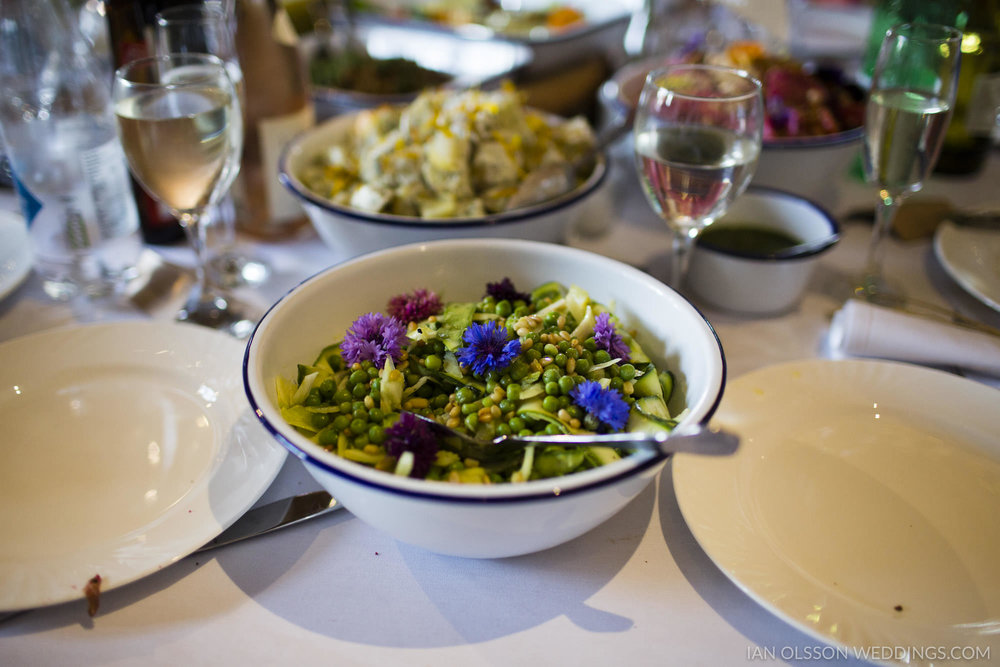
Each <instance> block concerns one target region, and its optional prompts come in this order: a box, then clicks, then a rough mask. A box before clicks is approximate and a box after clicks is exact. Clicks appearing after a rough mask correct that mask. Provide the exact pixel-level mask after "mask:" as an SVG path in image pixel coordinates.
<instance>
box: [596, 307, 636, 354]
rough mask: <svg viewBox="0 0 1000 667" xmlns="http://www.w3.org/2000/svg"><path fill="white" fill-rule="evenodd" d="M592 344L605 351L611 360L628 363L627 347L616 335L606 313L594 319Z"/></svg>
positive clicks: (599, 314) (613, 325) (609, 317)
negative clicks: (616, 359)
mask: <svg viewBox="0 0 1000 667" xmlns="http://www.w3.org/2000/svg"><path fill="white" fill-rule="evenodd" d="M594 343H596V344H597V347H599V348H601V349H602V350H607V352H608V354H610V355H611V357H612V358H616V357H617V358H618V359H621V360H622V361H625V362H627V361H629V355H628V352H629V350H628V345H626V344H625V341H623V340H622V337H621V336H620V335H618V332H617V331H616V330H615V324H614V322H612V321H611V316H610V315H609V314H608V313H598V314H597V317H596V318H595V319H594Z"/></svg>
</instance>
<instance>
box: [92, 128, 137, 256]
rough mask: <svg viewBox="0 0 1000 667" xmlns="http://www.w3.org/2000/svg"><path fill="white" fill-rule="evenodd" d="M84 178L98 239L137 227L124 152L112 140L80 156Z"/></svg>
mask: <svg viewBox="0 0 1000 667" xmlns="http://www.w3.org/2000/svg"><path fill="white" fill-rule="evenodd" d="M80 162H81V164H82V165H83V173H84V177H85V178H86V179H87V185H88V187H89V189H90V194H91V197H92V199H93V202H94V215H95V217H96V222H97V225H98V228H99V229H100V234H101V238H103V239H115V238H119V237H122V236H127V235H128V234H131V233H132V232H134V231H135V230H137V229H138V228H139V212H138V210H137V209H136V206H135V199H134V198H133V197H132V194H131V191H130V189H129V187H130V186H129V180H128V171H127V170H126V167H125V154H124V153H123V152H122V150H121V147H120V146H119V145H118V143H117V142H116V141H113V140H112V141H108V142H107V143H104V144H102V145H100V146H97V147H96V148H91V149H89V150H85V151H83V152H82V154H81V155H80Z"/></svg>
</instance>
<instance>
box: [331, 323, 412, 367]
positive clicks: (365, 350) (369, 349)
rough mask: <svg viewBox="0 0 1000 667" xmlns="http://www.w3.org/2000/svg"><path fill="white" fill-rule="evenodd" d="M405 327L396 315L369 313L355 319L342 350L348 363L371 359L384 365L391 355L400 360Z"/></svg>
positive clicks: (376, 363)
mask: <svg viewBox="0 0 1000 667" xmlns="http://www.w3.org/2000/svg"><path fill="white" fill-rule="evenodd" d="M405 340H406V327H405V326H404V325H403V323H402V322H400V321H399V320H397V319H396V318H395V317H389V316H387V315H383V314H382V313H367V314H365V315H362V316H361V317H359V318H358V319H356V320H354V323H353V324H352V325H351V328H350V329H348V330H347V334H346V335H345V336H344V342H343V343H341V344H340V353H341V355H343V357H344V361H346V362H347V363H348V364H356V363H360V362H362V361H371V362H373V363H374V364H375V366H377V367H378V368H381V367H382V366H383V365H384V364H385V360H386V358H388V357H392V359H393V361H399V358H400V354H401V351H402V347H403V343H404V341H405Z"/></svg>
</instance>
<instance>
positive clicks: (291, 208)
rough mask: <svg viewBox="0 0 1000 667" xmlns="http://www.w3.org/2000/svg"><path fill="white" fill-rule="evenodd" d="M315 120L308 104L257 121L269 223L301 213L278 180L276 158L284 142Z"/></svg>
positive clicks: (300, 207)
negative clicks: (292, 110)
mask: <svg viewBox="0 0 1000 667" xmlns="http://www.w3.org/2000/svg"><path fill="white" fill-rule="evenodd" d="M314 124H315V113H314V110H313V106H312V104H307V105H306V106H305V107H304V108H303V109H301V110H299V111H296V112H294V113H290V114H287V115H284V116H274V117H272V118H267V119H263V120H261V121H260V122H259V123H258V125H257V131H258V134H259V136H260V151H261V158H262V160H263V167H264V170H265V172H266V176H267V177H266V178H265V179H264V183H265V187H266V188H267V201H268V207H269V208H270V210H269V211H268V214H269V218H270V220H271V221H272V222H273V223H276V224H280V223H282V222H287V221H289V220H293V219H295V218H298V217H301V216H302V214H303V212H302V205H301V204H299V202H298V200H296V199H295V197H294V196H293V195H292V194H291V193H290V192H288V190H286V189H285V186H284V185H282V184H281V183H280V182H279V181H278V161H279V160H280V159H281V154H282V152H283V151H284V150H285V146H287V145H288V143H289V142H290V141H291V140H292V139H294V138H295V135H297V134H298V133H299V132H302V131H303V130H307V129H309V128H310V127H312V126H313V125H314Z"/></svg>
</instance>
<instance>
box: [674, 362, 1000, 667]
mask: <svg viewBox="0 0 1000 667" xmlns="http://www.w3.org/2000/svg"><path fill="white" fill-rule="evenodd" d="M998 407H1000V392H998V391H997V390H996V389H992V388H990V387H987V386H985V385H981V384H978V383H975V382H972V381H970V380H966V379H963V378H960V377H958V376H954V375H950V374H947V373H944V372H941V371H935V370H930V369H926V368H921V367H918V366H912V365H908V364H901V363H892V362H882V361H854V360H848V361H829V360H810V361H801V362H792V363H785V364H780V365H777V366H770V367H767V368H763V369H760V370H758V371H754V372H752V373H749V374H747V375H744V376H742V377H740V378H738V379H737V380H735V381H733V382H731V383H730V384H729V385H728V386H727V387H726V393H725V396H724V397H723V400H722V404H721V405H720V408H719V411H718V412H717V413H716V415H715V418H714V420H713V421H714V422H715V423H717V424H718V425H720V426H724V427H726V428H730V429H732V430H734V431H736V432H737V433H739V434H740V436H741V438H742V440H741V447H740V450H739V451H738V452H737V453H736V455H734V456H732V457H698V456H693V455H684V454H678V455H677V457H676V459H675V460H674V463H673V474H674V484H675V489H676V494H677V501H678V504H679V506H680V509H681V512H682V513H683V515H684V518H685V520H686V521H687V523H688V525H689V526H690V528H691V532H692V533H693V534H694V537H695V538H696V539H697V541H698V543H699V544H700V545H701V546H702V548H703V549H704V550H705V552H706V553H707V554H708V556H709V558H711V559H712V561H714V562H715V564H716V565H717V566H718V567H719V568H720V569H721V570H722V571H723V572H724V573H725V574H726V575H727V576H728V577H729V578H730V579H731V580H732V581H733V582H734V583H735V584H736V585H737V586H738V587H739V588H741V589H742V590H743V591H745V592H746V593H747V594H748V595H749V596H750V597H752V598H753V599H755V600H756V601H757V602H759V603H760V604H761V605H763V606H764V607H765V608H766V609H768V610H770V611H771V612H772V613H774V614H776V615H777V616H779V617H781V618H783V619H785V620H786V621H787V622H789V623H791V624H792V625H794V626H796V627H797V628H799V629H800V630H802V631H803V632H806V633H807V634H809V635H811V636H812V637H814V638H817V639H820V640H822V641H825V642H828V643H830V644H832V645H833V646H834V647H839V649H840V650H843V651H845V652H846V653H847V655H850V656H857V657H864V658H867V659H871V660H872V661H874V662H904V661H906V660H909V662H911V663H913V664H922V663H928V662H935V661H940V660H941V659H942V657H943V655H944V654H942V653H941V652H940V651H941V650H947V651H948V652H949V653H947V655H948V656H950V657H948V659H954V657H955V655H956V654H955V653H953V652H951V651H952V650H953V649H954V650H955V651H959V652H961V651H966V652H968V651H977V650H978V651H979V653H978V654H977V655H979V657H980V658H982V653H983V652H984V651H986V652H990V653H992V656H993V659H996V657H997V656H1000V565H998V564H1000V520H998V519H997V512H998V510H1000V410H998V409H997V408H998ZM968 647H972V648H971V649H970V648H968ZM962 657H963V658H964V659H967V658H968V657H969V653H964V654H962Z"/></svg>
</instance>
